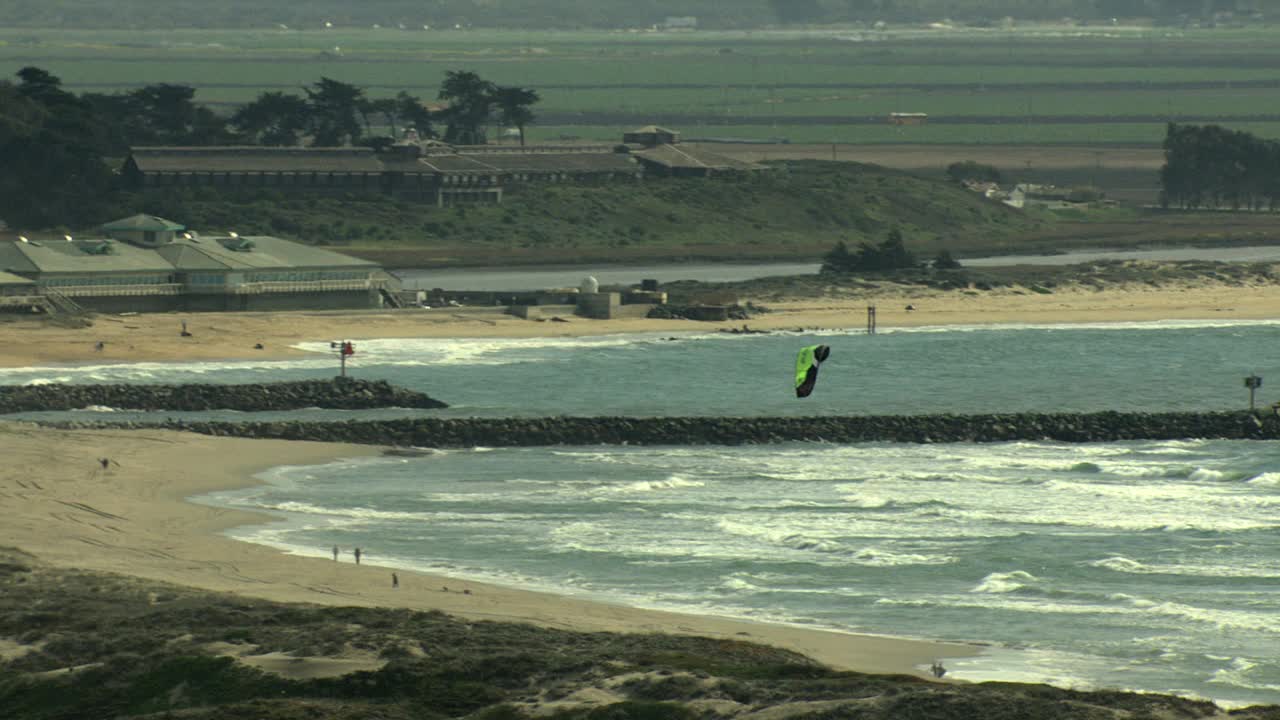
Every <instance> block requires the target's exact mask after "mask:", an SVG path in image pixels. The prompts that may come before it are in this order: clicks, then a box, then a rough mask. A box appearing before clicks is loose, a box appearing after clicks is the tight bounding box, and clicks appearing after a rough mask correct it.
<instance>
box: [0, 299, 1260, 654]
mask: <svg viewBox="0 0 1280 720" xmlns="http://www.w3.org/2000/svg"><path fill="white" fill-rule="evenodd" d="M743 300H744V301H745V300H746V298H745V297H744V298H743ZM760 304H763V305H765V306H768V307H769V308H770V309H771V310H772V311H771V312H768V313H762V314H759V315H757V316H754V317H752V318H751V319H750V320H748V321H746V322H745V325H747V326H749V327H750V328H751V329H752V330H764V331H790V330H796V329H802V330H805V331H813V330H818V329H823V330H831V329H853V330H856V329H859V328H862V329H865V326H866V316H867V312H866V308H867V306H868V305H873V304H874V305H878V309H877V315H878V318H877V319H878V325H879V327H880V328H881V329H882V330H888V329H891V328H905V327H927V326H964V325H973V326H990V325H1047V324H1066V323H1117V322H1154V321H1169V320H1201V321H1232V322H1234V321H1250V320H1275V319H1277V318H1280V287H1272V286H1264V287H1231V286H1225V285H1203V286H1183V287H1177V288H1146V289H1143V288H1134V287H1127V288H1111V289H1105V290H1100V291H1095V290H1081V289H1077V290H1071V291H1066V290H1064V291H1061V292H1056V293H1054V294H1043V295H1042V294H1026V293H1023V292H1018V291H991V292H985V293H964V292H954V291H953V292H940V291H921V290H920V289H919V288H907V289H905V290H888V291H879V292H877V293H875V294H874V295H870V296H866V297H861V296H859V297H850V296H845V297H831V298H814V299H803V300H786V301H769V300H765V301H763V302H760ZM907 305H911V306H913V307H914V308H915V309H914V310H911V311H908V310H906V306H907ZM565 319H566V320H567V321H566V322H552V321H549V320H548V321H543V322H538V321H535V320H525V319H520V318H517V317H515V316H512V315H506V314H503V313H502V312H501V310H500V309H498V308H441V309H434V310H423V311H415V310H400V311H363V312H347V313H343V312H294V313H225V314H224V313H201V314H194V313H169V314H155V315H125V316H112V315H100V316H97V317H96V318H95V323H94V325H93V326H91V327H87V328H68V327H59V326H57V325H52V324H49V323H45V322H40V321H35V320H28V319H22V320H13V321H9V322H0V367H4V368H26V367H32V366H47V365H87V364H97V363H144V362H162V363H173V362H192V363H199V362H217V361H236V360H261V361H264V362H270V361H279V360H288V359H297V358H312V359H314V358H318V357H323V355H320V354H317V353H315V352H310V351H305V350H301V349H299V348H298V347H297V346H298V345H300V344H302V343H317V342H325V341H328V340H330V339H349V340H353V341H355V342H356V346H357V354H356V356H355V357H354V358H353V361H354V366H355V367H358V366H359V360H360V354H359V341H361V340H364V339H371V338H397V337H405V338H458V339H463V338H499V337H502V338H535V337H576V336H587V335H608V334H618V333H676V332H690V331H696V332H708V333H709V332H717V331H721V330H727V331H731V330H735V329H740V328H742V326H743V325H744V322H743V321H729V322H721V323H715V322H710V323H709V322H695V321H686V320H648V319H638V318H637V319H616V320H588V319H583V318H578V317H573V316H567V317H566V318H565ZM184 321H185V322H186V323H187V324H188V327H189V330H190V332H191V333H192V334H191V336H187V337H184V336H181V335H180V330H181V327H182V323H183V322H184ZM98 342H102V343H104V345H103V349H102V350H97V349H95V346H96V344H97V343H98ZM259 343H261V344H262V345H263V347H262V348H261V349H259V348H256V347H255V345H256V344H259ZM335 364H336V359H335ZM0 445H3V446H4V447H5V448H6V451H7V454H8V455H9V457H10V458H11V460H10V462H9V463H8V468H7V469H5V470H0V496H3V497H5V504H6V508H7V510H8V516H7V518H6V523H5V525H4V527H3V529H0V544H4V545H11V546H14V547H17V548H19V549H21V550H24V551H27V552H30V553H32V554H33V555H35V556H37V557H39V558H40V559H41V560H43V561H45V562H48V563H50V564H52V565H54V566H61V567H77V568H83V569H87V570H98V571H105V572H113V573H120V574H123V575H128V576H133V577H138V578H144V579H147V580H153V581H160V582H169V583H174V584H179V585H183V586H187V587H192V588H198V589H202V590H208V591H215V592H231V593H237V594H242V595H246V596H252V597H258V598H263V599H267V600H273V601H279V602H304V603H318V604H325V605H358V606H380V607H400V608H408V609H413V610H419V611H428V610H440V611H443V612H446V613H448V614H451V615H456V616H459V617H463V618H471V619H475V620H505V621H516V622H528V623H532V624H534V625H538V626H543V627H549V628H561V629H572V630H577V631H587V632H592V631H614V632H626V633H633V632H638V633H649V632H665V633H673V634H689V635H700V636H704V637H712V638H720V639H726V640H746V641H751V642H759V643H764V644H768V645H772V646H776V647H782V648H787V649H791V650H795V651H797V652H800V653H802V654H804V655H806V656H808V657H810V658H813V659H815V660H817V661H819V662H822V663H823V664H826V665H829V666H832V667H835V668H840V669H849V670H856V671H862V672H872V673H902V674H909V675H914V676H918V677H928V673H927V667H928V665H929V663H930V662H932V661H933V660H937V659H944V660H945V659H947V658H961V657H974V656H979V655H982V654H983V653H984V650H983V647H984V646H982V645H981V644H977V643H970V644H965V643H940V642H932V641H928V640H918V639H909V638H892V637H883V636H877V635H860V634H846V633H844V632H841V631H836V630H819V629H812V628H805V627H799V626H792V625H774V624H768V623H759V622H753V621H749V620H736V619H730V618H723V617H715V616H699V615H684V614H680V613H672V612H666V611H659V610H649V609H641V608H634V607H626V606H622V605H613V604H609V603H605V602H598V601H589V600H583V599H580V598H575V597H571V596H558V595H551V594H545V593H539V592H534V591H525V590H520V589H515V588H509V587H503V586H497V585H487V584H484V583H479V582H472V581H466V580H459V579H457V578H446V577H443V576H438V575H432V574H428V573H417V572H412V571H409V570H404V571H401V570H399V569H395V570H396V572H397V573H399V574H400V576H401V579H400V587H399V588H392V587H391V584H390V578H389V575H390V572H391V570H392V568H386V567H380V566H378V565H368V564H366V565H361V566H355V565H353V564H351V563H350V562H341V563H335V562H334V561H333V560H332V559H330V558H327V557H308V556H302V555H293V554H289V553H285V552H283V551H280V550H278V549H275V548H271V547H268V546H265V545H258V544H253V543H249V542H244V541H239V540H233V539H231V538H229V537H227V536H225V535H223V534H222V533H224V532H225V531H226V530H227V529H229V528H232V527H238V526H243V525H259V524H263V523H265V522H270V520H271V516H269V515H263V514H256V513H248V512H243V511H236V510H229V509H226V508H219V507H215V506H209V505H200V504H196V503H194V502H192V501H190V500H189V498H192V497H194V496H198V495H203V494H206V493H211V492H215V491H222V490H233V489H239V488H245V487H251V486H254V485H257V484H260V483H261V482H263V481H261V480H259V479H257V478H256V477H255V475H257V474H260V473H262V472H264V471H266V470H268V469H270V468H273V467H279V466H282V465H308V464H320V463H327V462H333V461H338V460H341V459H343V458H358V457H369V456H372V455H376V454H377V453H379V452H380V451H381V448H379V447H377V446H357V445H350V444H339V443H316V442H302V441H286V440H247V439H234V438H227V437H212V436H202V435H194V434H188V433H179V432H174V431H162V430H144V431H122V430H56V431H55V430H49V429H45V428H40V429H37V428H36V427H35V426H33V425H29V424H23V423H17V422H5V421H0ZM103 457H109V458H110V459H111V460H112V461H114V462H115V463H118V464H113V465H112V466H111V467H110V468H109V469H108V470H107V471H106V472H102V471H101V468H100V466H99V461H100V459H101V458H103ZM321 552H323V549H321ZM374 557H376V555H375V556H374ZM370 559H371V560H374V558H372V557H371V558H370ZM344 560H349V556H348V557H346V558H344ZM374 561H375V562H376V560H374ZM445 585H447V586H449V588H450V590H451V591H450V592H443V591H442V590H441V588H442V587H443V586H445ZM464 589H465V590H469V591H470V592H469V593H463V592H461V591H462V590H464Z"/></svg>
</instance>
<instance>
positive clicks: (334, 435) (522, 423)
mask: <svg viewBox="0 0 1280 720" xmlns="http://www.w3.org/2000/svg"><path fill="white" fill-rule="evenodd" d="M45 424H47V425H56V426H58V427H75V428H85V427H113V428H120V427H132V428H155V427H162V428H166V429H173V430H186V431H190V432H197V433H204V434H208V435H229V436H236V437H250V438H283V439H289V440H319V441H327V442H349V443H362V444H372V445H396V446H415V447H431V448H456V447H477V446H486V447H514V446H534V445H602V444H603V445H623V444H627V445H744V444H763V443H779V442H795V441H810V442H833V443H855V442H873V441H879V442H903V443H950V442H1004V441H1013V440H1031V441H1043V440H1056V441H1062V442H1082V443H1083V442H1114V441H1119V440H1177V439H1189V438H1205V439H1232V440H1243V439H1252V440H1274V439H1280V419H1277V418H1276V417H1275V416H1273V415H1270V414H1267V415H1255V414H1253V413H1250V412H1244V411H1242V412H1204V413H1120V412H1100V413H1088V414H1036V413H1019V414H1009V415H900V416H856V417H805V418H798V417H795V418H793V417H785V418H783V417H644V418H640V417H554V418H492V419H490V418H447V419H446V418H412V419H400V420H375V421H345V422H283V421H282V422H244V423H227V422H190V421H167V422H163V423H96V422H95V423H80V422H77V423H64V422H58V423H45Z"/></svg>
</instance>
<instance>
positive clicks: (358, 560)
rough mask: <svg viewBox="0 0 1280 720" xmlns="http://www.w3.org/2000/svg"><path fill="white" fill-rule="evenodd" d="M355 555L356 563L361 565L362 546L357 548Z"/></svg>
mask: <svg viewBox="0 0 1280 720" xmlns="http://www.w3.org/2000/svg"><path fill="white" fill-rule="evenodd" d="M355 556H356V564H357V565H359V564H360V548H356V551H355Z"/></svg>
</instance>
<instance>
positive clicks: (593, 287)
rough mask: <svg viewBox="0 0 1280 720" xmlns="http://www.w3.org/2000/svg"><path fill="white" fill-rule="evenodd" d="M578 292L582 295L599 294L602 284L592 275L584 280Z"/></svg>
mask: <svg viewBox="0 0 1280 720" xmlns="http://www.w3.org/2000/svg"><path fill="white" fill-rule="evenodd" d="M578 292H581V293H597V292H600V282H599V281H598V280H596V279H595V278H593V277H591V276H590V275H588V276H586V277H585V278H583V279H582V284H581V285H579V286H578Z"/></svg>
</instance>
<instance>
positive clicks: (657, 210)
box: [127, 161, 1051, 267]
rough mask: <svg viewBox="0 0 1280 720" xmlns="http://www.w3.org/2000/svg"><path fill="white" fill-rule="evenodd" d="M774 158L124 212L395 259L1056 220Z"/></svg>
mask: <svg viewBox="0 0 1280 720" xmlns="http://www.w3.org/2000/svg"><path fill="white" fill-rule="evenodd" d="M775 168H776V169H775V171H773V172H768V173H763V174H759V175H757V176H754V177H751V178H745V179H739V178H730V177H721V178H712V179H710V180H707V179H652V178H651V179H647V180H645V181H643V182H641V183H614V184H609V185H600V186H584V185H567V184H564V185H550V184H539V185H529V186H525V187H520V188H514V189H513V190H512V191H511V192H509V193H508V194H507V196H506V199H505V201H504V203H503V204H502V205H497V206H471V207H465V208H464V207H456V208H443V209H442V208H435V207H432V206H429V205H425V204H420V203H404V202H392V201H388V200H378V199H365V200H359V199H354V200H336V199H329V200H326V199H315V198H312V199H308V198H285V197H284V196H280V195H278V194H273V193H270V192H268V193H262V194H260V195H259V196H258V197H257V198H256V199H253V200H246V201H244V202H228V201H226V200H222V199H219V200H214V199H212V197H211V196H209V195H201V194H200V193H203V192H205V191H197V194H196V195H195V196H194V197H193V196H191V195H184V194H176V195H175V194H168V195H156V196H151V197H146V198H137V199H136V200H135V201H134V202H131V203H130V204H129V205H130V207H129V208H128V210H127V211H128V212H149V213H153V214H156V215H160V216H162V217H168V218H172V219H174V220H176V221H179V222H182V223H184V224H186V225H187V226H188V227H193V228H196V229H199V230H201V231H206V232H207V231H212V230H235V231H236V232H238V233H240V234H241V235H249V234H274V235H278V236H282V237H289V238H296V239H300V240H303V241H308V242H320V243H326V244H331V245H335V246H337V249H341V250H342V251H344V252H349V253H351V254H354V255H359V256H362V257H367V258H370V259H374V260H378V261H381V262H384V263H386V264H387V265H388V266H390V267H409V266H417V267H422V266H439V265H467V264H470V265H505V264H519V263H537V262H542V263H547V262H586V261H592V262H601V261H613V262H621V261H627V260H635V261H647V260H678V259H692V258H698V259H722V260H732V259H736V260H766V259H787V258H803V259H806V260H811V259H814V258H817V257H820V256H821V255H822V254H823V253H825V252H827V251H828V250H830V249H831V247H832V246H833V245H834V244H835V243H836V242H837V241H841V240H843V241H845V242H848V243H849V244H850V245H851V246H853V245H855V244H856V243H858V242H879V241H880V240H882V239H883V238H884V237H885V235H886V234H887V233H888V231H889V229H890V228H893V227H898V228H900V229H901V230H902V232H903V234H904V236H905V237H906V239H907V244H908V247H910V248H911V249H913V250H915V251H917V252H919V253H921V254H922V255H926V256H928V255H932V254H934V253H936V252H937V251H938V250H940V249H943V248H947V249H950V250H951V251H952V252H953V253H958V254H964V253H970V252H974V251H979V250H990V249H995V248H1000V247H1002V246H1007V245H1008V244H1010V243H1016V238H1017V237H1019V236H1021V235H1024V234H1026V233H1029V232H1032V231H1034V230H1037V229H1042V228H1044V227H1047V226H1049V225H1050V224H1051V223H1050V222H1049V221H1046V220H1043V219H1036V218H1033V217H1031V216H1028V215H1026V214H1024V213H1022V212H1020V211H1017V210H1014V209H1012V208H1009V207H1007V206H1005V205H1002V204H1000V203H996V202H991V201H988V200H985V199H983V198H981V197H979V196H977V195H975V194H974V193H971V192H968V191H965V190H963V189H961V188H958V187H956V186H954V185H951V184H948V183H944V182H939V181H935V180H929V179H924V178H920V177H916V176H913V175H908V174H906V173H902V172H898V171H894V170H887V169H884V168H880V167H877V166H872V165H861V164H857V163H831V162H819V161H802V162H790V163H786V164H775ZM200 198H203V199H200Z"/></svg>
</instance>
